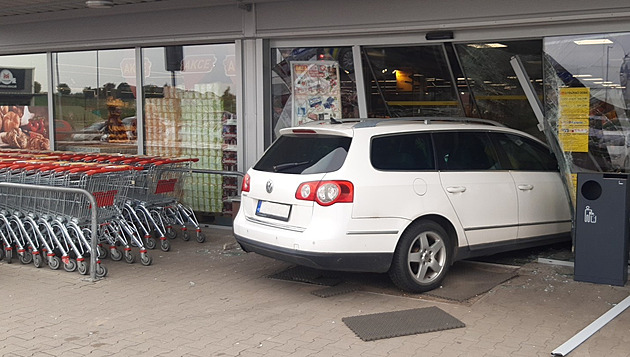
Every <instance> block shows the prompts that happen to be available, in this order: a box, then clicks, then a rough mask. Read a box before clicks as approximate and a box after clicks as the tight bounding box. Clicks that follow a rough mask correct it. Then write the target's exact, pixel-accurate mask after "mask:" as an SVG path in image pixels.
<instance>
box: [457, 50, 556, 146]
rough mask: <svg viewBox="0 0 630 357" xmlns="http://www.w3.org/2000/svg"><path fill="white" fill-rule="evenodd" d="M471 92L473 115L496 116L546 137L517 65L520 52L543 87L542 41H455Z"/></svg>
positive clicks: (469, 100)
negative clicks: (514, 67) (520, 78)
mask: <svg viewBox="0 0 630 357" xmlns="http://www.w3.org/2000/svg"><path fill="white" fill-rule="evenodd" d="M455 48H456V50H457V54H458V56H459V60H460V63H461V66H462V69H463V71H464V74H465V78H462V79H465V81H466V82H467V84H468V86H469V88H470V91H471V96H470V97H467V96H463V98H462V99H463V101H464V107H465V108H466V112H467V114H468V115H469V116H474V117H479V118H483V119H489V120H494V121H497V122H499V123H502V124H504V125H506V126H508V127H511V128H515V129H519V130H521V131H524V132H526V133H528V134H531V135H534V136H536V137H538V138H539V139H542V140H544V136H543V134H542V133H541V132H540V130H539V129H538V120H537V119H536V116H535V114H534V111H533V110H532V108H531V106H530V105H529V102H528V101H527V98H526V96H525V93H524V92H523V89H522V88H521V86H520V84H519V82H518V78H517V77H516V74H515V73H514V69H513V68H512V65H511V64H510V60H511V58H512V57H513V56H519V57H520V59H521V61H522V63H523V65H524V67H525V70H526V71H527V74H528V75H529V77H530V79H531V80H532V82H533V85H534V89H535V90H536V93H537V94H538V95H539V96H541V95H542V92H543V88H542V82H543V81H542V41H541V40H529V41H500V42H491V43H466V44H457V45H455Z"/></svg>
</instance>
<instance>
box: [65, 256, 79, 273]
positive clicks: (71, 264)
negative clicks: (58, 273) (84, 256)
mask: <svg viewBox="0 0 630 357" xmlns="http://www.w3.org/2000/svg"><path fill="white" fill-rule="evenodd" d="M63 268H64V269H65V270H66V271H68V272H73V271H75V270H77V262H76V260H74V259H72V258H69V259H68V262H67V263H65V264H64V265H63Z"/></svg>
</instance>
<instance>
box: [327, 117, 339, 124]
mask: <svg viewBox="0 0 630 357" xmlns="http://www.w3.org/2000/svg"><path fill="white" fill-rule="evenodd" d="M330 124H341V121H339V120H337V119H335V118H330Z"/></svg>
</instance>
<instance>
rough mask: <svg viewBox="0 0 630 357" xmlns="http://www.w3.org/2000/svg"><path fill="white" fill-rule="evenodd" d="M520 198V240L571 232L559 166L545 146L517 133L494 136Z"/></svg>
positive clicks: (495, 134)
mask: <svg viewBox="0 0 630 357" xmlns="http://www.w3.org/2000/svg"><path fill="white" fill-rule="evenodd" d="M491 136H492V138H493V141H494V143H495V145H496V146H497V148H498V150H499V154H500V155H501V156H502V157H503V158H502V160H503V161H504V162H505V163H504V166H505V167H506V168H509V169H510V174H511V175H512V177H513V178H514V183H515V185H516V193H517V197H518V212H519V215H518V223H519V228H518V237H519V238H529V237H540V236H546V235H554V234H560V233H566V232H569V231H570V230H571V211H570V205H569V201H568V197H567V191H566V189H565V188H564V184H563V182H562V178H561V176H560V172H559V170H558V164H557V162H556V159H555V158H554V157H553V155H552V154H551V153H550V152H549V150H548V149H547V148H546V147H545V146H544V145H542V144H540V143H538V142H536V141H534V140H532V139H530V138H527V137H524V136H520V135H516V134H505V133H492V134H491Z"/></svg>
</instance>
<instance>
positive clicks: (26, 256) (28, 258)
mask: <svg viewBox="0 0 630 357" xmlns="http://www.w3.org/2000/svg"><path fill="white" fill-rule="evenodd" d="M18 259H19V260H20V263H22V264H30V263H31V262H32V261H33V254H31V252H29V251H28V250H25V251H24V252H23V253H21V254H18Z"/></svg>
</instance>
